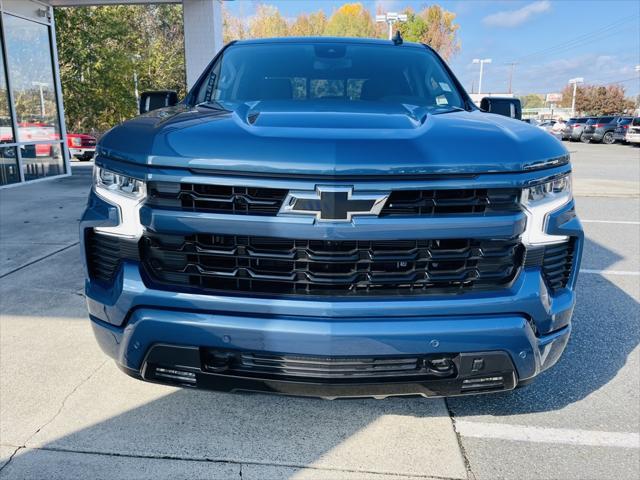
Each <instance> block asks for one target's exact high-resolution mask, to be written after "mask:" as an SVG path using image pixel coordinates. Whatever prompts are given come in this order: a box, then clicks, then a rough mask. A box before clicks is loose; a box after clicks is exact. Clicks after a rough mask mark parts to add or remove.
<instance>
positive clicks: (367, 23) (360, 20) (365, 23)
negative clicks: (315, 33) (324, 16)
mask: <svg viewBox="0 0 640 480" xmlns="http://www.w3.org/2000/svg"><path fill="white" fill-rule="evenodd" d="M324 33H325V35H328V36H332V37H373V36H374V35H375V28H374V26H373V20H372V18H371V14H370V13H369V11H368V10H367V9H366V8H364V6H363V5H362V4H361V3H345V4H344V5H342V6H341V7H340V8H338V9H337V10H336V11H335V12H333V15H331V18H329V21H328V22H327V26H326V28H325V32H324Z"/></svg>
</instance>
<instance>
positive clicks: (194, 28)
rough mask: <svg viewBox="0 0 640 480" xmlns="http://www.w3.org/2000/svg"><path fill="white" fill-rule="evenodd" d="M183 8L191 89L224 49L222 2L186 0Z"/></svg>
mask: <svg viewBox="0 0 640 480" xmlns="http://www.w3.org/2000/svg"><path fill="white" fill-rule="evenodd" d="M182 8H183V10H182V11H183V16H184V48H185V63H186V65H185V67H186V71H187V88H191V87H192V86H193V84H194V83H195V82H196V80H198V77H199V76H200V74H202V72H203V71H204V69H205V67H206V66H207V65H208V64H209V62H211V60H212V59H213V57H214V56H215V54H216V53H217V52H218V50H220V49H221V48H222V2H221V1H219V0H184V1H183V6H182Z"/></svg>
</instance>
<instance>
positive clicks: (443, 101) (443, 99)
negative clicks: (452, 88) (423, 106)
mask: <svg viewBox="0 0 640 480" xmlns="http://www.w3.org/2000/svg"><path fill="white" fill-rule="evenodd" d="M436 103H437V104H438V105H449V102H448V101H447V97H445V96H444V95H438V96H437V97H436Z"/></svg>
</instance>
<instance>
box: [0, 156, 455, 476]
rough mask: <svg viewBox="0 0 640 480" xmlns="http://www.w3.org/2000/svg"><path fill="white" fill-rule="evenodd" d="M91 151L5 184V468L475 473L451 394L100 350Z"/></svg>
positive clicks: (84, 472) (110, 472)
mask: <svg viewBox="0 0 640 480" xmlns="http://www.w3.org/2000/svg"><path fill="white" fill-rule="evenodd" d="M89 184H90V165H86V164H82V165H77V166H74V176H72V177H69V178H64V179H59V180H53V181H49V182H43V183H38V184H33V185H25V186H21V187H19V188H12V189H7V190H3V191H0V205H1V206H0V253H1V262H0V312H1V316H0V391H1V394H0V395H1V396H0V444H1V449H0V457H1V458H2V460H1V461H0V468H1V470H0V478H61V479H69V478H109V479H113V478H127V479H131V478H156V479H162V478H167V479H169V478H171V479H174V478H220V479H227V478H242V479H243V480H247V479H254V478H255V479H268V478H295V479H323V480H324V479H333V478H336V479H338V478H339V479H343V478H350V479H374V480H375V479H379V480H382V479H392V478H393V479H408V478H421V479H424V478H439V479H464V478H467V469H466V467H465V462H464V459H463V456H462V454H461V451H460V447H459V444H458V439H457V437H456V434H455V432H454V428H453V425H452V420H451V418H450V416H449V412H448V410H447V407H446V404H445V402H444V401H443V400H426V399H415V398H410V399H402V398H395V399H393V398H392V399H387V400H383V401H378V400H339V401H326V400H315V399H300V398H289V397H278V396H269V395H258V394H255V395H252V394H221V393H212V392H199V391H191V390H183V389H178V388H173V387H165V386H159V385H153V384H146V383H142V382H139V381H136V380H133V379H131V378H129V377H127V376H126V375H124V374H123V373H121V372H120V371H119V370H118V369H117V368H116V367H115V365H114V364H113V362H112V361H111V360H107V358H106V356H105V355H104V354H103V353H102V352H101V351H100V350H99V348H98V346H97V344H96V342H95V340H94V339H93V334H92V332H91V328H90V324H89V321H88V319H87V315H86V311H85V307H84V298H83V293H82V289H83V273H82V268H81V260H80V251H79V247H78V232H77V221H78V219H79V218H80V215H81V212H82V209H83V207H84V203H85V199H86V195H87V192H88V189H89Z"/></svg>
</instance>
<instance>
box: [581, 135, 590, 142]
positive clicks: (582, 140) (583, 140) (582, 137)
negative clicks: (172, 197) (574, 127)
mask: <svg viewBox="0 0 640 480" xmlns="http://www.w3.org/2000/svg"><path fill="white" fill-rule="evenodd" d="M580 141H581V142H582V143H589V142H590V141H591V139H590V138H587V137H585V136H584V135H580Z"/></svg>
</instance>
